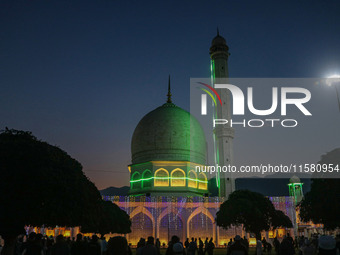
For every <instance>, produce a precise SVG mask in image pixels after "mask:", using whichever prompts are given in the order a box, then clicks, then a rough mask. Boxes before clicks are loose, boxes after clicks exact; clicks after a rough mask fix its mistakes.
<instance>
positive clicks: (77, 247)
mask: <svg viewBox="0 0 340 255" xmlns="http://www.w3.org/2000/svg"><path fill="white" fill-rule="evenodd" d="M71 254H72V255H83V254H87V245H86V243H85V241H83V235H82V234H78V235H77V239H76V241H75V242H74V243H73V244H72V246H71Z"/></svg>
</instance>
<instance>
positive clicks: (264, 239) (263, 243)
mask: <svg viewBox="0 0 340 255" xmlns="http://www.w3.org/2000/svg"><path fill="white" fill-rule="evenodd" d="M262 246H263V251H264V252H266V251H267V240H266V238H264V237H263V238H262Z"/></svg>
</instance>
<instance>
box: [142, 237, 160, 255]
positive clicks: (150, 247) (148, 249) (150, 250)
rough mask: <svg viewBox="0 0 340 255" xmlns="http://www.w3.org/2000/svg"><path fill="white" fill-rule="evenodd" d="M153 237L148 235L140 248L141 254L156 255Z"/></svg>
mask: <svg viewBox="0 0 340 255" xmlns="http://www.w3.org/2000/svg"><path fill="white" fill-rule="evenodd" d="M154 240H155V239H154V238H153V237H152V236H149V237H148V241H147V242H146V245H145V246H144V247H143V249H142V250H141V253H140V254H141V255H158V253H157V249H156V247H155V245H154Z"/></svg>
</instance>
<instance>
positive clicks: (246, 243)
mask: <svg viewBox="0 0 340 255" xmlns="http://www.w3.org/2000/svg"><path fill="white" fill-rule="evenodd" d="M235 239H236V238H235ZM241 243H242V244H243V245H244V246H245V247H246V248H247V251H249V242H248V239H247V237H246V236H244V237H243V239H241Z"/></svg>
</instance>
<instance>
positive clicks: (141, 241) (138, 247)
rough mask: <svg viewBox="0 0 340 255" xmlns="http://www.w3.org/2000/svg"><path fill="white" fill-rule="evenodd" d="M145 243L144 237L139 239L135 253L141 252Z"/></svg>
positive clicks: (138, 254)
mask: <svg viewBox="0 0 340 255" xmlns="http://www.w3.org/2000/svg"><path fill="white" fill-rule="evenodd" d="M145 245H146V243H145V239H144V238H141V239H139V242H138V243H137V250H136V254H137V255H140V254H141V252H142V249H143V247H144V246H145Z"/></svg>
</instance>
